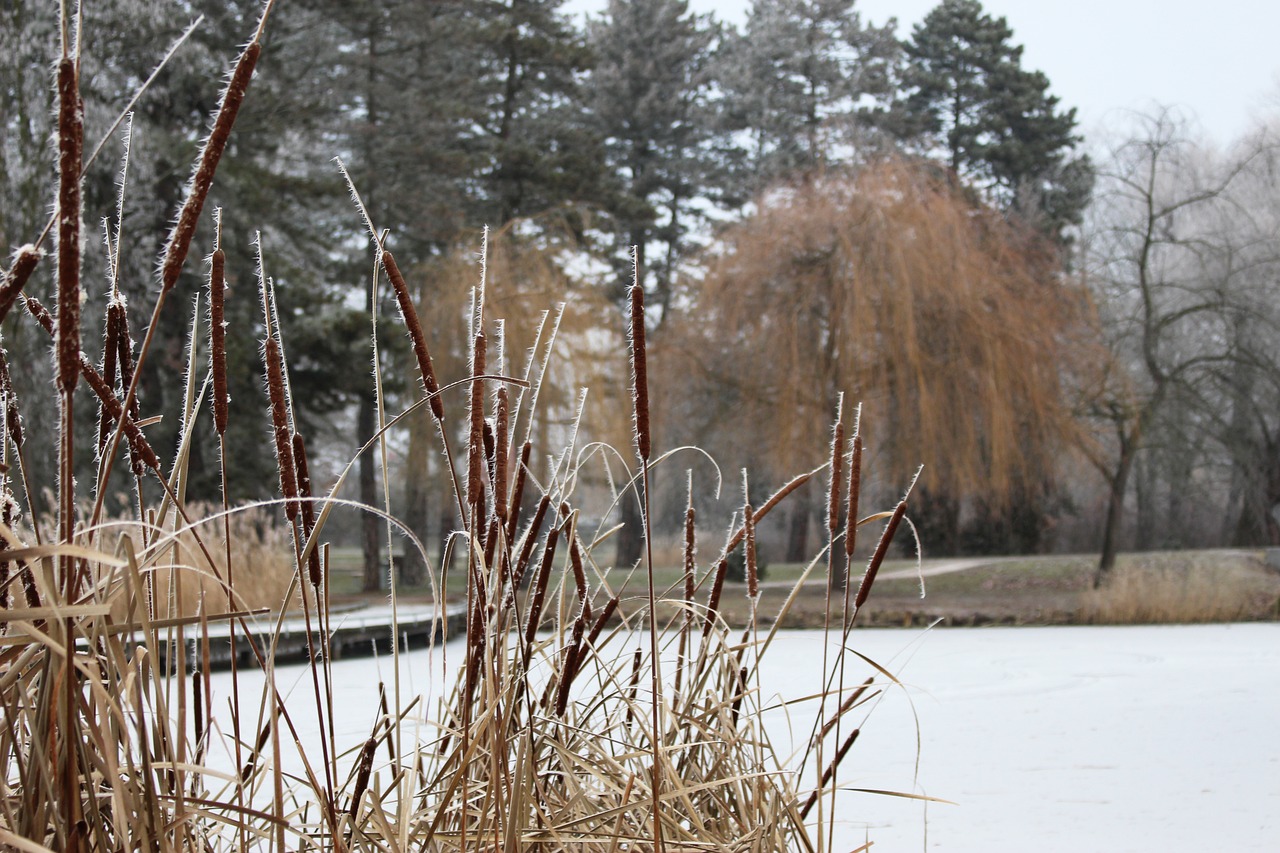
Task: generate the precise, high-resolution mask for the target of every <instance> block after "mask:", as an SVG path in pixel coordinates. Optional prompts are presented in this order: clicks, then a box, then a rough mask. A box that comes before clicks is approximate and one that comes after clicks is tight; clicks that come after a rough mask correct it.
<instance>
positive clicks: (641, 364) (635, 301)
mask: <svg viewBox="0 0 1280 853" xmlns="http://www.w3.org/2000/svg"><path fill="white" fill-rule="evenodd" d="M630 296H631V380H632V382H631V395H632V404H633V407H634V411H635V430H636V450H637V451H639V453H640V458H641V459H642V460H644V461H645V462H648V461H649V454H650V452H651V451H652V440H651V437H650V434H649V368H648V364H647V361H646V356H645V340H644V288H643V287H642V286H641V284H640V278H639V270H638V269H637V271H636V280H635V284H633V285H632V286H631V293H630Z"/></svg>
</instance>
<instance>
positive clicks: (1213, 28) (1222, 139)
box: [564, 0, 1280, 143]
mask: <svg viewBox="0 0 1280 853" xmlns="http://www.w3.org/2000/svg"><path fill="white" fill-rule="evenodd" d="M937 2H938V0H859V3H858V4H857V8H859V9H860V10H861V12H862V15H863V18H864V19H865V20H869V21H871V22H872V23H876V24H881V23H883V22H884V21H885V20H887V19H888V18H889V17H891V16H896V17H897V19H898V34H899V35H900V36H902V37H906V36H907V35H909V34H910V31H911V26H912V25H913V24H915V23H917V22H919V21H920V19H921V18H923V17H924V16H925V14H927V13H928V11H929V10H930V9H932V8H933V7H934V6H935V5H937ZM605 5H606V0H568V2H567V3H566V4H565V7H564V8H565V9H566V10H567V11H587V12H592V13H598V12H599V11H600V10H602V9H604V7H605ZM690 5H691V6H692V7H693V8H694V9H696V10H698V11H701V12H715V13H716V15H717V16H718V17H720V18H721V19H722V20H728V21H732V22H735V23H741V22H742V21H743V20H744V19H745V16H746V9H747V8H748V7H749V6H750V0H719V2H716V0H690ZM983 7H984V8H985V9H986V11H987V12H988V13H989V14H992V15H1002V16H1004V17H1005V18H1006V19H1007V20H1008V22H1009V26H1010V27H1012V28H1013V35H1014V41H1015V43H1018V44H1021V45H1023V46H1024V48H1025V52H1024V53H1023V65H1024V67H1027V68H1032V69H1038V70H1040V71H1043V72H1044V73H1045V74H1046V75H1048V77H1049V81H1050V83H1051V91H1052V92H1053V93H1054V94H1056V95H1058V96H1059V97H1060V98H1061V99H1062V103H1063V104H1064V105H1066V106H1074V107H1076V108H1077V109H1078V111H1079V117H1080V126H1081V129H1082V130H1083V131H1084V132H1085V134H1086V135H1088V136H1090V137H1093V138H1095V139H1096V138H1097V137H1098V136H1100V135H1101V134H1100V133H1099V131H1101V129H1102V128H1103V127H1105V126H1107V125H1115V124H1117V123H1122V122H1123V112H1124V111H1125V110H1126V109H1131V108H1138V109H1141V108H1142V107H1144V106H1146V105H1148V104H1150V103H1151V102H1152V101H1159V102H1161V103H1167V104H1177V105H1182V106H1184V107H1187V108H1188V109H1190V110H1191V111H1192V112H1193V113H1194V114H1195V115H1196V116H1198V117H1199V119H1200V121H1201V123H1202V124H1203V125H1204V127H1205V129H1206V130H1207V131H1208V132H1209V134H1210V135H1211V137H1212V138H1213V139H1215V140H1216V141H1217V142H1219V143H1227V142H1229V141H1231V139H1233V138H1235V137H1236V136H1238V135H1240V134H1241V133H1244V132H1246V131H1247V130H1248V129H1249V128H1250V126H1251V124H1252V120H1253V117H1255V116H1258V115H1260V114H1262V113H1263V112H1264V111H1268V110H1269V111H1272V112H1274V111H1277V110H1280V2H1278V0H1071V2H1063V0H986V2H984V3H983Z"/></svg>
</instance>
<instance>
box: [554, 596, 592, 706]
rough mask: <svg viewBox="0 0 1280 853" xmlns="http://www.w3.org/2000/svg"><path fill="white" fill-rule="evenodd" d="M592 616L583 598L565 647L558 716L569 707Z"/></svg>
mask: <svg viewBox="0 0 1280 853" xmlns="http://www.w3.org/2000/svg"><path fill="white" fill-rule="evenodd" d="M590 618H591V617H590V615H589V614H588V613H587V602H586V599H583V601H582V606H581V607H579V608H578V615H577V617H576V618H575V619H574V620H573V633H572V634H571V635H570V639H569V645H568V647H567V648H565V655H564V663H563V665H562V666H561V669H560V684H559V687H558V689H557V691H556V716H557V717H563V716H564V712H565V710H566V709H567V708H568V707H569V688H570V687H572V686H573V679H574V676H576V675H577V674H578V661H579V659H580V657H581V653H582V652H581V650H582V634H583V631H584V630H585V628H586V623H587V620H588V619H590Z"/></svg>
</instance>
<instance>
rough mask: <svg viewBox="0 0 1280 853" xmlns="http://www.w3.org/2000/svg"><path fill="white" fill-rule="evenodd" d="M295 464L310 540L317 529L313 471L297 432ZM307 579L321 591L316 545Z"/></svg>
mask: <svg viewBox="0 0 1280 853" xmlns="http://www.w3.org/2000/svg"><path fill="white" fill-rule="evenodd" d="M293 464H294V466H295V468H296V469H297V475H298V495H299V497H300V498H301V501H300V502H299V503H300V506H299V510H300V511H301V513H302V535H303V537H304V538H305V539H310V538H311V534H312V532H314V531H315V529H316V507H315V504H314V503H312V502H311V497H312V494H311V471H310V469H309V468H308V467H307V443H306V442H305V441H303V440H302V435H301V434H300V433H296V432H295V433H294V434H293ZM307 577H308V578H309V579H310V581H311V585H312V586H313V587H315V588H316V589H317V590H318V589H320V583H321V579H322V578H321V571H320V549H319V548H318V547H316V546H314V545H313V546H312V547H311V555H310V556H309V557H308V558H307Z"/></svg>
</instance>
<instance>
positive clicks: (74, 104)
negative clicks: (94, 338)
mask: <svg viewBox="0 0 1280 853" xmlns="http://www.w3.org/2000/svg"><path fill="white" fill-rule="evenodd" d="M83 156H84V110H83V107H82V105H81V102H80V90H79V81H78V80H77V75H76V65H75V62H74V61H73V60H72V59H71V58H70V57H63V59H62V61H61V62H60V63H58V336H57V346H58V388H59V389H60V390H61V391H62V392H63V393H64V394H69V393H71V392H72V391H74V390H75V387H76V382H77V381H78V380H79V378H80V166H81V162H82V160H83Z"/></svg>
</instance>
